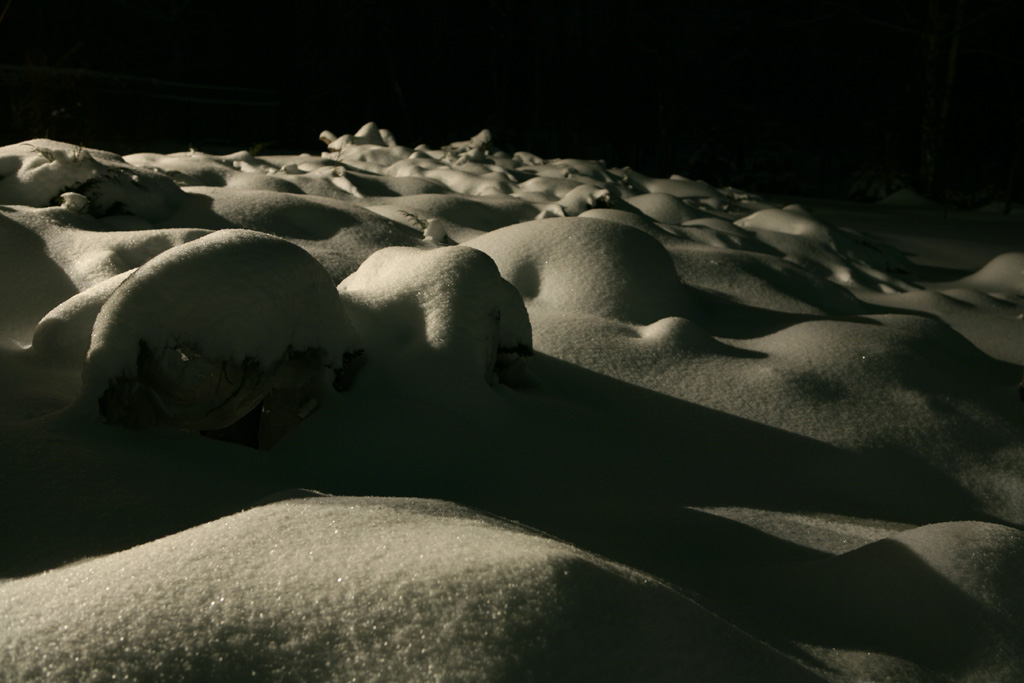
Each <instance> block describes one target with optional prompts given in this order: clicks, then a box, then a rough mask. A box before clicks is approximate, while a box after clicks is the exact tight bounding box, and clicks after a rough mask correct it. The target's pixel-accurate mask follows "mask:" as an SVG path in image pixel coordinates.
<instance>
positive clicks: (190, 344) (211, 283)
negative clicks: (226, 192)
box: [79, 230, 358, 430]
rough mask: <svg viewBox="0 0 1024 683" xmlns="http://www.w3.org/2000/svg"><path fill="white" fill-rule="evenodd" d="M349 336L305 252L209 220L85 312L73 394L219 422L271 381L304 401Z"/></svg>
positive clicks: (88, 401)
mask: <svg viewBox="0 0 1024 683" xmlns="http://www.w3.org/2000/svg"><path fill="white" fill-rule="evenodd" d="M357 347H358V342H357V337H356V335H355V331H354V330H353V328H352V326H351V324H350V323H349V321H348V318H347V316H346V314H345V310H344V308H343V306H342V303H341V300H340V298H339V297H338V295H337V292H336V290H335V288H334V283H333V281H332V280H331V278H330V276H329V275H328V274H327V273H326V271H324V269H323V267H322V266H321V265H320V264H319V263H317V261H316V260H315V259H314V258H313V257H312V256H310V255H309V254H308V253H307V252H306V251H304V250H302V249H300V248H299V247H296V246H295V245H293V244H291V243H289V242H287V241H285V240H281V239H278V238H274V237H270V236H267V235H263V234H261V233H257V232H252V231H244V230H220V231H217V232H215V233H212V234H210V235H207V236H205V237H202V238H200V239H197V240H194V241H192V242H189V243H187V244H184V245H182V246H179V247H176V248H174V249H170V250H168V251H165V252H163V253H162V254H160V255H159V256H157V257H155V258H153V259H151V260H150V261H148V262H147V263H146V264H145V265H143V266H142V267H140V268H139V269H138V270H136V271H135V272H133V273H132V274H131V275H129V276H128V277H127V278H125V280H124V282H122V283H121V284H119V285H118V286H117V287H116V289H114V291H113V293H112V294H111V295H110V298H109V299H107V300H106V302H105V303H104V304H103V306H102V308H101V309H100V311H99V313H98V315H97V316H96V321H95V324H94V326H93V330H92V341H91V344H90V346H89V351H88V355H87V357H86V362H85V370H84V383H85V386H84V389H83V392H82V397H81V399H80V401H79V404H80V406H81V407H82V409H83V410H85V411H86V413H88V414H93V415H97V413H98V414H99V415H102V417H103V418H104V419H106V420H107V421H109V422H113V423H118V424H126V425H130V426H150V425H168V426H174V427H179V428H183V429H195V430H211V429H219V428H224V427H227V426H229V425H231V424H233V423H234V422H236V421H238V420H239V419H240V418H241V417H243V416H244V415H245V414H246V413H248V412H249V411H250V410H252V409H253V408H254V407H255V406H257V405H258V404H259V403H260V401H262V400H263V399H264V398H265V397H266V396H267V395H268V393H270V392H271V390H273V389H295V390H298V388H299V387H304V386H305V387H306V388H307V391H308V393H309V394H310V395H309V396H307V397H305V398H306V399H307V400H314V401H315V400H316V396H317V394H318V392H319V391H320V390H321V389H322V387H321V386H320V385H321V384H322V383H323V381H324V378H323V377H321V375H322V374H324V373H325V372H328V371H329V372H330V373H332V374H338V373H340V372H341V371H342V368H343V366H344V362H345V357H346V355H347V354H350V353H351V352H352V351H354V350H355V349H356V348H357ZM333 380H334V377H331V378H330V381H333ZM328 383H329V382H328ZM307 385H308V386H307ZM306 410H308V409H306Z"/></svg>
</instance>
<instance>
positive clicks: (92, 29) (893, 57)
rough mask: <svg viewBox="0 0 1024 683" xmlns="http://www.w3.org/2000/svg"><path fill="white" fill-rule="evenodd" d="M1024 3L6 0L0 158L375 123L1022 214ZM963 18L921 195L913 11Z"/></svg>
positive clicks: (781, 188)
mask: <svg viewBox="0 0 1024 683" xmlns="http://www.w3.org/2000/svg"><path fill="white" fill-rule="evenodd" d="M6 1H7V0H0V9H2V7H3V6H4V5H5V4H6ZM958 3H962V6H961V5H959V4H958ZM1022 5H1024V3H1021V2H1013V1H1006V0H884V1H883V0H870V1H857V0H849V1H844V2H839V1H836V0H794V1H792V2H769V1H766V0H705V1H704V2H700V3H694V2H686V1H680V2H675V3H647V2H628V1H625V2H619V3H612V2H608V1H607V0H592V1H590V2H586V1H583V0H563V1H554V0H547V1H541V0H519V1H517V2H500V1H498V0H480V1H479V2H475V3H468V2H454V3H445V2H422V1H421V2H400V1H398V0H376V1H370V2H360V1H350V2H343V1H339V0H332V1H329V0H296V1H294V2H275V3H271V4H269V5H268V4H256V3H253V4H252V5H251V6H250V9H247V10H244V11H240V10H239V9H238V7H239V5H238V3H234V2H232V3H227V2H223V1H221V0H180V1H178V2H170V1H163V2H160V1H157V0H106V1H105V2H102V3H89V2H82V1H81V0H79V1H78V2H74V3H72V2H67V1H65V0H58V1H54V2H46V1H45V0H11V2H10V5H9V7H8V9H7V13H6V16H5V17H4V19H3V20H2V21H0V144H9V143H11V142H18V141H21V140H24V139H28V138H32V137H40V136H47V137H52V138H55V139H60V140H64V141H67V142H73V143H77V144H82V145H86V146H92V147H101V148H106V149H110V150H113V151H116V152H122V153H127V152H132V151H145V150H151V151H180V150H183V149H187V148H188V147H189V146H190V145H191V146H194V147H196V148H197V149H201V150H203V151H209V152H223V151H235V150H238V149H247V148H252V147H254V146H256V145H261V146H262V147H261V149H262V151H263V153H286V152H295V151H311V152H318V151H320V150H322V149H323V147H322V145H321V143H319V141H318V140H317V136H318V134H319V132H320V131H321V130H322V129H324V128H329V129H331V130H333V131H334V132H335V133H336V134H339V135H340V134H342V133H354V132H355V131H356V129H357V128H358V127H359V126H361V125H362V124H363V123H365V122H366V121H371V120H372V121H375V122H376V123H378V125H380V126H382V127H386V128H389V129H390V130H391V131H392V132H393V133H394V134H395V136H396V138H397V139H398V141H399V142H400V143H402V144H406V145H409V146H415V145H416V144H418V143H421V142H424V143H427V144H428V145H430V146H432V147H437V146H440V145H443V144H446V143H448V142H452V141H454V140H462V139H467V138H468V137H470V136H471V135H473V134H475V133H476V132H478V131H479V130H480V129H481V128H484V127H488V128H490V129H491V130H492V131H493V132H494V134H495V144H496V146H497V147H499V148H502V149H505V150H506V151H509V152H514V151H517V150H520V149H524V150H528V151H531V152H534V153H536V154H539V155H541V156H543V157H583V158H600V159H605V160H606V161H607V162H608V163H609V165H612V166H625V165H629V166H632V167H634V168H636V169H637V170H639V171H641V172H643V173H647V174H650V175H667V174H670V173H681V174H683V175H686V176H688V177H694V178H700V179H704V180H708V181H709V182H712V183H713V184H716V185H735V186H738V187H742V188H744V189H748V190H753V191H762V192H776V193H790V194H811V195H817V196H824V197H842V196H850V195H851V192H852V194H853V195H854V196H858V197H861V198H872V196H873V195H877V194H878V193H879V192H880V191H882V190H888V189H895V188H897V187H899V186H900V185H904V184H909V185H911V186H915V187H917V188H918V189H920V190H922V191H925V190H927V192H926V193H927V194H930V195H932V196H935V197H936V198H939V199H942V200H944V201H948V202H953V203H960V204H971V203H981V202H984V201H991V200H994V199H998V200H1002V199H1005V197H1006V194H1007V192H1008V191H1010V192H1012V194H1014V196H1016V197H1018V198H1019V197H1020V195H1021V194H1022V192H1021V189H1022V186H1024V179H1022V178H1020V176H1024V168H1021V169H1018V171H1017V172H1016V176H1017V179H1016V181H1015V180H1014V178H1013V177H1012V176H1013V173H1012V170H1013V167H1014V164H1015V159H1016V164H1017V166H1020V165H1021V164H1020V161H1019V158H1020V156H1021V154H1020V147H1021V138H1022V133H1024V119H1022V118H1021V114H1020V111H1019V109H1020V108H1019V106H1018V105H1017V104H1016V102H1015V100H1016V99H1017V98H1018V96H1019V92H1018V91H1019V90H1020V85H1021V83H1022V82H1024V46H1022V42H1024V40H1022V38H1021V34H1022V29H1024V26H1022V16H1024V10H1022V8H1021V6H1022ZM958 7H962V14H961V18H962V19H961V21H960V23H959V24H957V25H958V26H959V27H960V28H959V30H958V31H955V32H954V31H946V32H945V33H944V34H943V35H941V36H939V39H940V41H941V42H940V44H939V52H938V54H939V56H940V58H941V61H943V63H944V64H945V63H948V59H947V57H948V54H949V51H950V50H949V47H950V46H951V45H952V35H953V33H956V35H957V36H958V38H959V43H958V44H957V52H956V59H955V71H954V80H953V87H952V89H951V90H950V97H949V98H948V116H947V123H946V126H945V130H944V135H943V144H942V146H941V147H940V150H941V155H940V157H939V159H938V161H937V171H936V173H937V176H936V181H935V182H934V183H933V184H932V185H931V187H928V188H925V187H924V185H925V183H922V181H921V174H920V166H921V137H922V116H923V113H922V112H923V110H924V109H923V108H924V101H925V94H926V92H927V87H926V81H925V77H924V74H925V73H926V65H927V64H928V63H929V62H928V57H927V54H926V50H925V49H924V45H925V42H924V41H925V36H926V34H927V27H928V25H929V24H928V16H929V15H928V12H929V8H931V9H932V10H933V11H938V12H940V13H942V14H941V16H943V17H946V19H947V24H946V25H947V26H952V25H953V24H952V23H951V22H952V19H951V17H953V16H954V15H955V13H956V11H957V8H958ZM934 55H935V53H933V56H932V58H931V59H932V63H933V65H934V63H935V56H934ZM880 188H881V189H880Z"/></svg>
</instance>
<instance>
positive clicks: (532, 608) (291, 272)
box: [0, 123, 1024, 682]
mask: <svg viewBox="0 0 1024 683" xmlns="http://www.w3.org/2000/svg"><path fill="white" fill-rule="evenodd" d="M320 138H321V140H322V142H323V143H324V144H325V145H326V146H327V149H326V150H325V151H323V152H322V153H319V154H302V155H294V156H254V155H252V154H250V153H248V152H238V153H235V154H228V155H221V156H217V155H209V154H204V153H202V152H197V151H189V152H182V153H179V154H171V155H160V154H151V153H138V154H131V155H127V156H125V157H123V158H122V157H119V156H117V155H115V154H111V153H109V152H104V151H101V150H92V149H82V148H79V147H75V146H73V145H68V144H64V143H59V142H55V141H50V140H32V141H29V142H26V143H20V144H13V145H8V146H6V147H0V259H2V261H3V263H2V266H3V267H2V268H0V386H3V387H4V392H2V394H0V430H2V432H0V434H2V444H3V448H2V450H0V468H2V470H0V571H2V576H3V578H2V579H0V645H2V647H0V681H30V680H41V679H44V678H45V679H47V680H59V681H80V680H112V679H115V678H116V679H127V680H214V679H216V680H235V679H240V678H247V679H248V678H253V677H255V678H256V679H258V680H280V681H284V680H304V681H313V680H324V681H328V680H330V681H341V680H360V681H364V680H365V681H372V680H381V681H385V680H388V681H392V680H481V681H484V680H486V681H521V680H542V681H567V680H616V681H618V680H622V681H625V680H644V681H647V680H665V681H674V680H688V679H691V678H692V679H694V680H722V681H740V680H751V681H766V680H769V681H802V680H808V681H811V680H829V681H863V680H899V681H948V680H955V681H986V682H988V681H1007V682H1009V681H1017V680H1020V679H1021V678H1024V665H1022V664H1021V663H1022V662H1024V587H1022V586H1024V584H1022V583H1021V581H1020V576H1021V575H1022V572H1024V535H1022V533H1024V532H1022V531H1021V528H1022V527H1021V525H1022V524H1024V403H1022V401H1021V397H1020V395H1019V392H1018V385H1019V383H1020V382H1021V365H1022V364H1024V250H1022V249H1021V248H1020V247H1017V246H1016V245H1018V244H1024V242H1022V241H1021V240H1019V239H1016V240H1015V238H1014V237H1013V236H1014V235H1017V236H1018V237H1019V235H1021V234H1024V233H1021V232H1020V229H1021V228H1020V225H1019V223H1018V224H1016V225H1014V224H1012V221H1013V220H1017V219H1015V218H1012V217H1010V218H1007V217H1005V216H1000V215H997V214H994V213H991V212H976V213H972V214H954V215H946V214H944V212H943V210H942V208H941V207H934V206H930V205H928V204H926V203H923V202H921V201H918V200H917V199H916V198H914V197H908V196H903V197H894V198H891V199H890V201H888V202H883V203H880V204H877V205H874V206H870V207H864V206H858V205H854V204H840V203H836V202H817V201H815V200H813V199H801V200H799V203H793V202H773V201H768V200H766V199H765V198H762V197H757V196H754V195H750V194H748V193H745V192H743V191H741V190H737V189H735V188H715V187H711V186H710V185H708V184H707V183H704V182H702V181H699V180H693V179H688V178H684V177H681V176H672V177H670V178H652V177H649V176H646V175H643V174H642V173H640V172H638V171H636V170H633V169H620V168H613V167H609V166H608V165H607V164H605V163H604V162H601V161H590V160H583V159H573V158H566V159H542V158H539V157H537V156H536V155H534V154H531V153H529V152H516V153H515V154H511V155H510V154H506V153H505V152H503V151H501V150H500V149H498V148H496V147H495V140H494V139H493V137H492V136H491V134H490V132H489V131H486V130H485V131H482V132H481V133H479V134H478V135H475V136H472V137H470V138H468V139H466V140H464V141H459V142H454V143H452V144H451V145H447V146H445V147H443V148H441V149H432V148H429V147H427V146H424V145H420V146H416V147H406V146H403V145H400V144H399V143H398V142H396V140H395V136H394V135H393V134H392V133H391V132H390V131H388V130H386V129H381V128H378V127H377V126H376V125H374V124H372V123H371V124H367V125H366V126H363V127H362V128H361V129H360V130H358V131H356V132H355V133H354V134H346V135H341V136H338V135H335V134H333V133H331V132H330V131H324V132H323V133H322V134H321V135H320ZM954 228H955V230H954ZM1015 231H1016V232H1015ZM951 245H958V246H955V247H954V246H951ZM314 490H315V491H317V492H323V494H320V493H314Z"/></svg>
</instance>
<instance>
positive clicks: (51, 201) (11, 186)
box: [0, 140, 183, 222]
mask: <svg viewBox="0 0 1024 683" xmlns="http://www.w3.org/2000/svg"><path fill="white" fill-rule="evenodd" d="M66 192H74V193H76V194H80V195H82V196H83V197H85V199H86V201H87V203H86V204H85V206H84V210H86V211H88V212H89V213H90V214H91V215H93V216H96V217H107V216H119V215H130V216H138V217H140V218H142V219H145V220H148V221H151V222H156V221H160V220H162V219H164V218H166V217H167V216H168V215H170V214H171V213H172V212H173V211H174V210H175V208H177V205H178V203H179V202H180V201H181V198H182V195H183V193H182V191H181V190H180V189H179V188H178V186H177V185H175V184H174V181H172V180H171V179H170V178H168V177H167V176H166V175H164V174H163V173H159V172H156V171H153V170H150V169H144V168H140V167H137V166H132V165H131V164H129V163H127V162H125V161H124V159H122V158H121V157H119V156H118V155H116V154H113V153H111V152H105V151H102V150H96V149H85V148H82V147H77V146H74V145H69V144H67V143H63V142H57V141H55V140H29V141H28V142H22V143H19V144H16V145H7V146H6V147H0V204H21V205H24V206H36V207H42V206H52V205H60V204H61V203H62V202H61V195H62V194H64V193H66Z"/></svg>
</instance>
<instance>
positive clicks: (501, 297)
mask: <svg viewBox="0 0 1024 683" xmlns="http://www.w3.org/2000/svg"><path fill="white" fill-rule="evenodd" d="M338 291H339V292H340V293H341V295H342V297H343V298H344V301H345V305H346V308H347V310H348V314H349V317H350V318H351V320H352V322H353V325H354V326H355V328H356V330H358V332H359V336H360V338H361V339H362V340H363V341H364V343H365V344H366V349H367V357H368V359H370V361H372V362H373V363H375V364H377V365H389V364H390V365H394V364H402V365H404V364H405V363H408V362H409V361H410V360H412V361H414V362H415V363H417V364H426V365H431V366H435V367H442V368H445V370H446V371H447V372H449V373H451V377H449V379H453V378H454V377H470V378H481V377H482V378H483V379H484V380H486V381H488V382H496V381H499V380H501V381H505V382H508V381H515V378H517V377H519V376H521V374H522V371H523V369H522V366H523V364H524V363H525V360H526V358H527V357H528V356H529V355H530V353H532V332H531V328H530V319H529V316H528V315H527V313H526V308H525V307H524V306H523V301H522V298H521V297H520V295H519V292H517V291H516V289H515V287H513V286H512V285H511V284H509V283H508V282H506V281H505V280H503V279H502V277H501V275H500V274H499V272H498V268H497V267H496V266H495V265H494V262H493V261H492V260H491V259H490V258H488V257H487V256H486V255H485V254H484V253H482V252H480V251H478V250H476V249H470V248H469V247H461V246H455V247H439V248H434V249H425V250H424V249H414V248H410V247H391V248H388V249H381V250H380V251H377V252H375V253H374V254H373V255H372V256H370V257H369V258H368V259H366V261H364V262H363V264H362V265H361V266H360V267H359V270H357V271H356V272H355V273H353V274H352V275H350V276H349V277H347V278H345V280H344V281H343V282H342V283H341V284H340V285H339V286H338Z"/></svg>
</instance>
